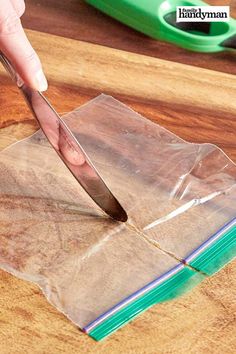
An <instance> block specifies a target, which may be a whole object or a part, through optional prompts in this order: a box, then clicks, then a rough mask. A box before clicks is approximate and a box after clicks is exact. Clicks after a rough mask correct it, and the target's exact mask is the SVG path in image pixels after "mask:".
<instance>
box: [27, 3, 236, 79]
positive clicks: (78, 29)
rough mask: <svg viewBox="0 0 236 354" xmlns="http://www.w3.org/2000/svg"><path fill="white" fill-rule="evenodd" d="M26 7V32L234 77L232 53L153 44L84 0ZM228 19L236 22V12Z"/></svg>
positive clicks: (162, 43) (235, 55) (159, 42)
mask: <svg viewBox="0 0 236 354" xmlns="http://www.w3.org/2000/svg"><path fill="white" fill-rule="evenodd" d="M207 2H208V3H209V4H212V5H228V4H229V2H230V1H229V0H208V1H207ZM26 6H27V12H26V14H25V15H24V16H23V19H22V21H23V24H24V26H25V27H26V28H31V29H34V30H38V31H43V32H46V33H51V34H56V35H59V36H63V37H67V38H73V39H77V40H82V41H86V42H90V43H96V44H101V45H104V46H108V47H113V48H118V49H123V50H125V51H129V52H135V53H140V54H141V53H142V54H146V55H149V56H153V57H156V58H161V59H167V60H171V61H175V62H179V63H184V64H189V65H194V66H201V67H203V68H208V69H213V70H217V71H223V72H228V73H231V74H236V66H235V60H236V53H235V52H234V53H233V52H232V51H231V52H229V51H225V52H221V53H215V54H203V53H193V52H189V51H187V50H185V49H181V48H178V47H176V46H174V45H172V44H169V43H165V42H161V41H156V40H153V39H151V38H149V37H147V36H145V35H143V34H141V33H138V32H137V31H134V30H133V29H131V28H129V27H127V26H125V25H122V24H121V23H119V22H118V21H116V20H114V19H112V18H110V17H109V16H106V15H104V14H102V13H101V12H99V11H98V10H97V9H95V8H93V7H92V6H89V5H88V4H87V3H86V2H85V1H84V0H67V1H58V0H26ZM231 15H232V16H233V17H235V18H236V8H234V10H232V12H231ZM65 24H66V25H65Z"/></svg>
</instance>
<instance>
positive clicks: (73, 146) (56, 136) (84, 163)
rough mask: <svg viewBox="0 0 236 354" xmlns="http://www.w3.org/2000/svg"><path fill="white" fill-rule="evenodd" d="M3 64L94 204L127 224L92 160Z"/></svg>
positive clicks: (42, 100) (41, 98)
mask: <svg viewBox="0 0 236 354" xmlns="http://www.w3.org/2000/svg"><path fill="white" fill-rule="evenodd" d="M0 61H1V62H2V64H3V66H4V67H5V69H6V70H7V72H8V73H9V74H10V76H11V78H12V79H13V80H14V81H15V82H16V84H17V86H18V88H19V89H20V90H21V92H22V93H23V96H24V97H25V100H26V102H27V104H28V106H29V107H30V109H31V111H32V113H33V115H34V117H35V118H36V120H37V121H38V123H39V126H40V128H41V129H42V131H43V132H44V134H45V136H46V137H47V139H48V141H49V142H50V144H51V145H52V147H53V148H54V150H55V151H56V152H57V154H58V155H59V157H60V158H61V160H62V161H63V162H64V164H65V165H66V166H67V168H68V169H69V170H70V172H71V173H72V174H73V176H74V177H75V178H76V180H77V181H78V182H79V184H80V185H81V186H82V187H83V189H84V190H85V191H86V192H87V193H88V194H89V196H90V197H91V198H92V199H93V201H94V202H95V203H96V204H97V205H98V206H99V207H100V208H101V209H102V210H103V211H104V212H105V213H106V214H108V215H109V216H110V217H112V218H113V219H115V220H117V221H122V222H126V221H127V219H128V216H127V213H126V211H125V210H124V209H123V207H122V206H121V204H120V203H119V201H118V200H117V199H116V197H115V196H114V195H113V193H112V192H111V191H110V189H109V188H108V187H107V185H106V183H105V182H104V180H103V179H102V178H101V176H100V175H99V173H98V171H97V169H96V168H95V166H94V165H93V163H92V162H91V160H90V158H89V157H88V155H87V154H86V152H85V151H84V149H83V148H82V146H81V145H80V143H79V142H78V140H77V139H76V137H75V136H74V134H73V133H72V132H71V130H70V129H69V127H68V126H67V125H66V123H65V122H64V121H63V120H62V119H61V117H60V116H59V115H58V113H57V112H56V111H55V109H54V108H53V107H52V106H51V104H50V103H49V101H48V100H47V99H46V98H45V97H44V96H43V94H42V93H41V92H38V91H36V90H33V89H31V88H30V87H29V86H27V85H26V84H25V83H24V82H23V80H22V79H21V77H20V76H19V75H18V74H17V72H16V71H15V70H14V68H13V66H12V65H11V63H10V62H9V60H8V59H7V58H6V57H5V56H4V54H3V53H1V52H0Z"/></svg>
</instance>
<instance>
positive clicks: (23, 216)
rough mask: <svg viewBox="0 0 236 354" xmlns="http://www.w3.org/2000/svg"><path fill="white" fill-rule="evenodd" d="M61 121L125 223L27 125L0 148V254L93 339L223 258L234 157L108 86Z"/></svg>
mask: <svg viewBox="0 0 236 354" xmlns="http://www.w3.org/2000/svg"><path fill="white" fill-rule="evenodd" d="M64 119H65V121H66V123H67V124H68V126H69V128H70V129H71V130H72V131H73V133H74V134H75V136H76V137H77V138H78V140H79V141H80V143H81V144H82V146H83V147H84V149H85V150H86V152H87V153H88V155H89V156H90V158H91V160H92V161H93V163H94V165H95V167H96V168H97V169H98V171H99V173H100V175H101V176H102V177H103V179H104V180H105V182H106V183H107V185H108V187H109V188H110V189H111V190H112V192H113V193H114V195H115V196H116V197H117V198H118V200H119V201H120V202H121V204H122V205H123V206H124V208H125V210H126V211H127V212H128V216H129V219H128V222H126V223H119V222H116V221H113V220H112V219H110V218H109V217H107V216H105V215H104V213H103V212H102V211H101V210H100V209H99V208H98V207H97V206H96V205H95V203H94V202H93V201H92V199H91V198H90V197H89V196H88V195H87V194H86V193H85V192H84V190H83V189H82V188H81V187H80V185H79V183H78V182H77V181H76V180H75V178H74V177H73V175H72V174H71V173H70V172H69V170H68V169H67V168H66V166H65V165H64V164H63V163H62V162H61V160H60V159H59V157H58V156H57V154H56V152H55V151H54V150H53V148H52V147H51V146H50V144H49V143H48V142H47V139H46V138H45V136H44V135H43V133H42V132H41V131H38V132H37V133H35V134H34V135H33V136H31V137H29V138H27V139H25V140H22V141H20V142H18V143H16V144H14V145H12V146H10V147H8V148H7V149H5V150H4V151H2V152H1V153H0V245H1V247H0V264H1V268H2V269H4V270H6V271H8V272H10V273H12V274H14V275H16V276H18V277H20V278H23V279H25V280H29V281H32V282H34V283H36V284H38V286H39V287H40V288H41V289H42V291H43V293H44V294H45V296H46V298H47V299H48V300H49V301H50V302H51V303H52V304H53V305H54V306H56V307H57V308H58V309H59V310H60V311H62V312H63V313H64V314H65V315H66V316H67V317H68V318H70V319H71V320H72V321H73V322H74V323H75V324H76V325H78V326H79V327H80V328H82V329H83V330H84V331H85V332H87V333H88V334H89V335H91V336H92V337H93V338H95V339H97V340H100V339H102V338H104V337H105V336H107V335H108V334H110V333H111V332H113V331H114V330H116V329H117V328H119V327H120V326H122V325H123V324H124V323H126V322H128V321H129V320H130V319H132V318H133V317H135V316H137V314H139V313H140V312H142V311H144V310H145V309H147V308H148V307H150V306H152V305H154V304H156V303H159V302H163V301H166V300H170V299H173V298H175V297H176V296H178V295H179V294H181V293H183V292H185V291H186V290H188V289H189V288H191V287H192V286H194V285H196V284H197V283H198V282H200V281H201V280H203V279H204V278H205V277H207V276H210V275H211V274H213V273H214V272H216V271H218V270H219V269H220V268H221V267H222V266H223V265H224V264H226V263H227V262H228V261H229V260H230V259H232V258H233V256H234V255H235V253H236V242H235V236H236V217H235V216H236V215H235V210H236V166H235V165H234V163H233V162H232V161H230V159H229V158H228V157H227V156H226V155H225V154H224V153H223V152H222V151H221V150H220V149H219V148H217V147H216V146H214V145H211V144H201V145H200V144H191V143H187V142H185V141H183V140H182V139H180V138H179V137H177V136H176V135H174V134H172V133H170V132H169V131H167V130H165V129H164V128H162V127H160V126H158V125H157V124H154V123H152V122H151V121H149V120H147V119H145V118H143V117H142V116H140V115H139V114H137V113H135V112H134V111H132V110H131V109H129V108H128V107H126V106H125V105H123V104H122V103H120V102H118V101H116V100H115V99H114V98H112V97H110V96H106V95H101V96H99V97H97V98H95V99H94V100H92V101H90V102H89V103H88V104H86V105H85V106H82V107H81V108H79V109H77V110H75V111H73V112H72V113H70V114H68V115H67V116H65V117H64Z"/></svg>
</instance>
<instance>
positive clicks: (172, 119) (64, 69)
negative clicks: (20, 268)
mask: <svg viewBox="0 0 236 354" xmlns="http://www.w3.org/2000/svg"><path fill="white" fill-rule="evenodd" d="M212 3H218V4H219V1H218V2H217V1H215V2H214V1H212ZM26 5H27V6H28V10H29V11H28V15H27V16H26V17H25V19H24V23H25V24H26V25H27V27H28V28H29V29H34V30H35V31H32V30H29V31H28V32H27V33H28V35H29V37H30V39H31V41H32V43H33V45H34V46H35V48H36V49H37V51H38V52H39V55H40V57H41V59H42V62H43V64H44V68H45V72H46V74H47V77H48V79H49V83H50V87H49V90H48V93H47V96H48V97H49V99H50V100H51V102H52V103H53V104H54V105H55V107H56V109H57V110H58V112H60V113H65V112H69V111H70V110H72V109H74V108H75V107H78V106H80V105H81V104H82V103H85V102H87V101H88V100H89V99H91V98H92V97H94V96H96V95H97V94H98V93H100V92H105V93H108V94H111V95H113V96H115V97H116V98H118V99H120V100H121V101H123V102H124V103H126V104H128V105H129V106H131V107H132V108H133V109H135V110H137V111H138V112H140V113H142V114H143V115H144V116H146V117H147V118H150V119H152V120H153V121H156V122H158V123H159V124H161V125H163V126H164V127H166V128H168V129H169V130H171V131H173V132H174V133H176V134H178V135H179V136H181V137H182V138H184V139H186V140H189V141H194V142H212V143H216V144H218V145H219V146H220V147H221V148H223V149H224V151H225V152H227V153H228V155H229V156H230V157H231V158H232V160H233V161H234V162H236V140H235V131H236V103H235V99H234V98H235V97H236V77H235V76H234V75H233V74H235V67H236V66H235V60H236V56H235V55H234V54H230V53H220V54H217V55H212V56H210V55H203V54H193V53H189V52H187V51H184V50H182V49H178V48H175V47H174V46H172V45H169V44H164V43H160V42H155V41H153V40H151V39H147V38H146V37H144V36H142V35H141V34H137V33H136V32H135V31H132V30H130V29H127V28H126V27H125V26H123V25H121V24H118V23H117V22H116V21H113V20H112V19H109V18H108V17H106V16H104V15H102V14H99V13H98V12H97V11H96V10H94V9H92V8H91V7H89V6H87V5H86V4H84V3H83V2H82V1H76V0H70V1H67V2H62V1H61V2H58V1H54V0H50V1H42V0H41V1H31V2H28V1H27V2H26ZM65 21H66V22H65ZM67 21H68V22H67ZM65 23H68V24H70V25H68V27H67V26H65ZM94 43H95V44H94ZM109 46H112V47H113V48H108V47H109ZM114 48H118V49H123V50H117V49H114ZM170 49H171V51H170ZM127 50H129V51H132V52H133V53H130V52H128V51H127ZM143 54H145V55H143ZM163 59H169V60H171V61H166V60H163ZM186 64H190V65H186ZM206 68H208V69H211V70H206ZM0 78H1V83H2V85H1V87H0V104H1V115H0V128H1V129H0V149H3V148H4V147H6V146H8V145H10V144H11V143H13V142H15V141H17V140H19V139H22V138H24V137H26V136H28V135H30V134H31V133H33V132H34V131H35V130H36V129H37V124H36V122H35V120H34V119H33V118H32V115H31V113H30V112H29V110H28V108H27V107H26V105H25V103H24V101H23V99H22V97H21V96H20V95H19V93H18V92H17V89H16V88H15V87H14V86H13V85H12V83H11V81H10V80H9V79H8V77H7V76H6V75H5V73H4V71H3V70H2V69H0ZM234 265H235V264H233V263H231V264H229V265H228V266H227V267H225V268H224V269H223V270H222V271H221V272H219V273H218V274H216V275H215V276H214V277H212V278H209V279H206V280H205V281H204V282H203V283H202V284H201V285H199V286H197V287H196V288H195V289H194V290H193V291H191V293H188V294H187V295H185V296H184V297H182V298H180V299H177V300H175V301H172V302H169V303H164V304H161V305H158V306H155V307H154V308H152V309H150V310H149V311H147V312H146V313H145V314H143V315H141V316H140V317H139V318H137V319H136V320H135V321H133V322H132V323H131V324H129V325H127V326H126V327H124V328H123V329H121V330H120V331H118V332H117V333H115V334H114V335H112V336H111V337H110V338H108V339H107V340H105V341H104V342H102V343H96V342H94V341H93V340H91V339H90V338H89V337H87V336H86V335H85V334H83V333H81V332H80V331H79V330H78V329H77V328H76V327H75V326H74V325H73V324H71V323H70V322H69V321H68V320H67V319H66V318H65V317H64V316H63V315H62V314H60V313H59V312H58V311H57V310H55V309H54V308H53V307H52V306H51V305H50V304H48V303H47V301H46V299H45V298H44V296H43V295H42V294H41V292H40V290H39V289H38V288H37V287H36V286H34V285H32V284H30V283H26V282H25V281H21V280H19V279H16V278H14V277H13V276H11V275H9V274H7V273H5V272H3V271H1V272H0V287H1V296H0V308H1V310H0V323H1V326H0V342H1V347H0V352H1V353H3V354H5V353H6V354H9V353H14V354H15V353H20V354H21V353H30V354H32V353H52V354H55V353H109V354H110V353H138V354H139V353H148V354H149V353H153V354H154V353H181V354H182V353H194V354H195V353H214V354H215V353H227V354H228V353H234V352H235V351H236V343H235V342H233V335H232V333H233V331H234V330H235V318H234V311H235V302H234V296H233V291H234V289H235V275H236V274H235V273H236V271H235V266H234Z"/></svg>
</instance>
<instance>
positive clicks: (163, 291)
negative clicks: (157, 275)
mask: <svg viewBox="0 0 236 354" xmlns="http://www.w3.org/2000/svg"><path fill="white" fill-rule="evenodd" d="M233 222H234V221H233ZM229 224H230V223H229ZM235 255H236V224H235V223H234V224H233V226H232V228H230V229H229V230H228V231H227V232H225V233H223V234H222V236H221V237H220V238H219V239H218V240H216V241H214V242H212V244H210V245H209V246H207V247H206V249H205V250H204V251H202V252H201V253H200V254H199V255H197V256H196V257H195V258H194V259H193V260H192V261H191V262H189V263H188V262H187V266H184V265H183V264H180V265H178V266H177V267H175V268H179V270H178V272H177V273H175V274H174V275H173V276H171V277H170V278H168V279H167V280H165V281H163V282H162V283H160V284H158V285H157V286H156V287H154V288H152V290H150V291H148V292H146V293H145V294H144V295H140V297H138V298H137V299H136V300H134V301H132V302H130V303H129V304H128V305H126V306H124V307H123V308H121V309H120V310H118V311H117V312H115V313H114V314H113V315H111V316H108V318H107V319H105V320H103V321H101V322H100V323H98V324H97V325H95V326H94V327H92V329H91V330H90V327H91V325H88V326H87V328H86V327H85V328H84V331H85V332H86V333H88V334H89V336H91V337H92V338H93V339H95V340H97V341H100V340H102V339H104V338H105V337H107V336H108V335H110V334H111V333H113V332H115V331H116V330H117V329H118V328H120V327H122V326H124V325H125V324H126V323H128V322H129V321H131V320H132V319H134V318H135V317H137V316H138V315H139V314H140V313H142V312H144V311H145V310H147V309H148V308H150V307H151V306H153V305H155V304H157V303H160V302H164V301H168V300H171V299H174V298H176V297H178V296H180V295H182V294H183V293H185V292H187V291H189V290H190V289H192V288H193V287H194V286H196V285H197V284H198V283H200V282H201V281H202V280H203V279H204V278H205V276H207V275H212V274H213V273H215V272H217V271H218V270H219V269H220V268H222V267H223V266H224V265H225V264H226V263H228V262H229V261H230V260H231V259H232V258H234V257H235ZM188 258H189V257H188ZM188 258H186V261H187V259H188ZM188 265H190V266H191V267H193V268H195V269H196V271H195V270H194V269H191V268H189V267H188ZM197 270H200V271H201V272H198V271H197ZM203 272H204V273H205V274H206V275H204V273H203Z"/></svg>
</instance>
